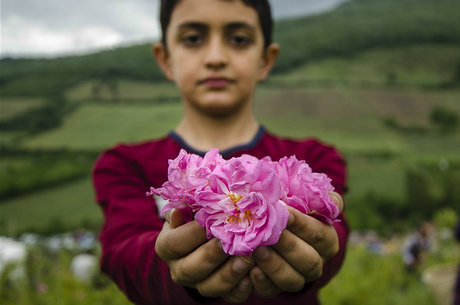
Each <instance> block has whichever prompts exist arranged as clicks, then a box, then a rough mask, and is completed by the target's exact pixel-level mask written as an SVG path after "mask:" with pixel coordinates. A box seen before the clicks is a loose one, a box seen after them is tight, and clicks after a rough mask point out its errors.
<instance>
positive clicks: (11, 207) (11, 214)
mask: <svg viewBox="0 0 460 305" xmlns="http://www.w3.org/2000/svg"><path fill="white" fill-rule="evenodd" d="M101 222H102V212H101V210H100V209H99V207H98V206H97V205H96V204H95V201H94V195H93V193H92V186H91V181H90V179H89V178H86V179H82V180H79V181H76V182H72V183H68V184H66V185H63V186H59V187H56V188H50V189H46V190H43V191H37V192H36V193H32V194H28V195H25V196H21V197H19V198H15V199H11V200H7V201H5V202H3V203H2V204H0V226H1V227H2V230H1V231H3V232H2V234H6V235H13V236H14V235H16V234H17V233H18V232H27V231H29V232H34V231H38V232H45V231H53V229H54V230H56V229H59V228H61V229H64V230H67V229H71V228H73V229H78V228H79V227H85V226H93V227H94V226H95V224H96V226H97V224H99V225H100V224H101ZM53 226H55V228H53Z"/></svg>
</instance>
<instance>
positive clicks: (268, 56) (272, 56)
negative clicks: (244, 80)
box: [259, 43, 280, 81]
mask: <svg viewBox="0 0 460 305" xmlns="http://www.w3.org/2000/svg"><path fill="white" fill-rule="evenodd" d="M279 54H280V46H279V44H277V43H272V44H270V45H269V46H268V47H267V49H266V50H265V51H264V57H263V58H262V61H261V65H260V71H259V81H263V80H264V79H265V78H267V76H268V74H269V73H270V71H271V70H272V68H273V66H274V65H275V62H276V59H277V58H278V55H279Z"/></svg>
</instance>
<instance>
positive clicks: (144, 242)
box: [93, 146, 194, 304]
mask: <svg viewBox="0 0 460 305" xmlns="http://www.w3.org/2000/svg"><path fill="white" fill-rule="evenodd" d="M131 157H132V153H130V152H129V147H126V146H119V147H116V148H114V149H112V150H109V151H107V152H105V153H104V154H103V155H102V156H101V157H100V158H99V159H98V161H97V162H96V164H95V167H94V170H93V184H94V189H95V193H96V201H97V202H98V203H99V204H100V206H101V207H102V210H103V213H104V220H105V222H104V226H103V228H102V231H101V233H100V241H101V245H102V256H101V261H100V264H101V269H102V271H103V272H105V273H107V274H108V275H109V276H110V277H111V278H112V279H113V280H114V281H115V282H116V283H117V285H118V286H119V288H120V289H121V290H122V291H123V292H124V293H125V294H126V295H127V297H128V298H129V299H130V300H131V301H132V302H134V303H136V304H165V303H182V304H189V303H194V302H193V301H192V300H191V298H190V296H189V295H188V294H187V292H186V291H185V289H184V288H182V287H180V286H178V285H176V284H174V283H173V282H172V280H171V276H170V274H169V268H168V266H167V264H166V263H165V262H163V261H162V260H161V259H160V258H159V257H158V256H157V254H156V253H155V241H156V239H157V237H158V234H159V233H160V231H161V229H162V226H163V221H162V219H161V218H160V217H159V216H158V210H157V207H156V204H155V201H154V200H153V199H152V198H150V197H146V190H148V187H149V185H148V182H147V181H146V179H145V177H144V174H143V171H142V168H141V166H140V165H139V164H138V163H137V162H136V161H135V160H133V159H131ZM172 298H174V299H172Z"/></svg>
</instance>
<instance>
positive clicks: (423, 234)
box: [402, 223, 431, 273]
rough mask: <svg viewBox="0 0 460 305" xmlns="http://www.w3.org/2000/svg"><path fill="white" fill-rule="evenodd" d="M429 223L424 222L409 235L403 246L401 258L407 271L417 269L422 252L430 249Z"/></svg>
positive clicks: (421, 258)
mask: <svg viewBox="0 0 460 305" xmlns="http://www.w3.org/2000/svg"><path fill="white" fill-rule="evenodd" d="M429 233H430V225H429V224H428V223H424V224H422V225H421V226H420V228H419V229H418V231H417V232H415V233H414V234H412V235H411V236H409V238H408V239H407V240H406V242H405V244H404V246H403V250H402V251H403V260H404V265H405V266H406V271H407V272H408V273H414V272H415V271H417V267H418V266H419V265H420V263H421V262H422V261H423V257H424V253H425V252H426V251H428V250H429V249H430V246H431V244H430V239H429Z"/></svg>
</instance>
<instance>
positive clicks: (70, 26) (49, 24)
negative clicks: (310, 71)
mask: <svg viewBox="0 0 460 305" xmlns="http://www.w3.org/2000/svg"><path fill="white" fill-rule="evenodd" d="M344 1H345V0H270V2H271V4H272V9H273V14H274V16H275V18H277V19H280V18H286V17H293V16H299V15H307V14H315V13H319V12H323V11H326V10H330V9H332V8H334V7H335V6H337V5H338V4H340V3H341V2H344ZM0 3H1V8H0V10H1V45H0V50H1V56H2V57H4V56H56V55H66V54H75V53H82V52H90V51H94V50H98V49H101V48H108V47H113V46H118V45H127V44H133V43H140V42H147V41H154V40H156V39H157V38H158V37H159V34H160V32H159V24H158V22H157V19H158V0H0Z"/></svg>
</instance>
